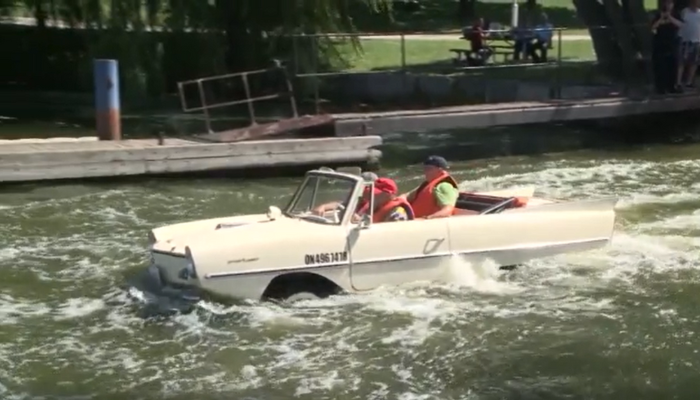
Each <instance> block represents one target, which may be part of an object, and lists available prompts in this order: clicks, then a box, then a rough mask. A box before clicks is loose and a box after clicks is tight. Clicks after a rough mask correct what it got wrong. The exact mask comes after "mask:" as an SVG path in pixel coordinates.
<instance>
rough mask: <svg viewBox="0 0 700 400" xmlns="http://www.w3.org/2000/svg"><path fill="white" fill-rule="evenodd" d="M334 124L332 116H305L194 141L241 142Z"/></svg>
mask: <svg viewBox="0 0 700 400" xmlns="http://www.w3.org/2000/svg"><path fill="white" fill-rule="evenodd" d="M332 122H333V117H332V116H331V115H305V116H303V117H296V118H287V119H282V120H279V121H276V122H269V123H264V124H252V125H250V126H248V127H245V128H237V129H230V130H225V131H221V132H212V133H205V134H201V135H195V136H194V137H193V139H195V140H198V141H203V142H214V143H230V142H240V141H243V140H251V139H264V138H266V137H270V136H279V135H283V134H288V133H291V132H295V131H299V130H302V129H306V128H311V127H314V126H321V125H326V124H331V123H332Z"/></svg>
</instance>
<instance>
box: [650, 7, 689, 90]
mask: <svg viewBox="0 0 700 400" xmlns="http://www.w3.org/2000/svg"><path fill="white" fill-rule="evenodd" d="M680 18H681V16H680V15H679V14H678V13H677V12H676V11H675V10H674V9H673V0H664V1H663V3H661V7H659V10H658V11H657V12H656V14H655V15H654V19H653V22H652V25H651V30H652V32H653V34H654V37H653V41H652V55H651V60H652V66H653V70H654V86H655V88H656V92H657V93H658V94H666V93H676V92H677V91H678V90H677V88H676V85H675V82H676V73H677V70H678V66H677V61H678V60H677V58H678V41H679V37H678V34H679V33H678V30H679V28H680V27H681V26H682V25H683V22H682V21H681V20H680Z"/></svg>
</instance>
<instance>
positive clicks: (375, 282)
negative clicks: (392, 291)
mask: <svg viewBox="0 0 700 400" xmlns="http://www.w3.org/2000/svg"><path fill="white" fill-rule="evenodd" d="M448 221H449V218H438V219H431V220H424V219H420V220H413V221H398V222H383V223H377V224H374V223H373V224H371V225H370V226H368V227H365V228H361V227H359V226H357V225H354V226H353V227H352V228H351V229H350V231H349V235H348V248H349V250H350V261H351V266H350V277H351V282H352V286H353V288H354V289H355V290H358V291H362V290H371V289H375V288H377V287H379V286H382V285H400V284H402V283H407V282H415V281H434V280H438V279H440V278H441V277H443V276H444V273H445V271H446V268H447V266H448V263H449V258H450V238H449V237H448V232H449V231H448Z"/></svg>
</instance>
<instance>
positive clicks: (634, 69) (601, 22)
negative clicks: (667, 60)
mask: <svg viewBox="0 0 700 400" xmlns="http://www.w3.org/2000/svg"><path fill="white" fill-rule="evenodd" d="M676 1H679V0H676ZM680 1H682V0H680ZM574 5H575V7H576V10H577V12H578V15H579V17H580V18H581V19H582V20H583V21H584V23H585V24H586V25H587V26H588V27H589V31H590V33H591V40H592V41H593V48H594V50H595V53H596V57H597V58H598V63H599V65H600V67H601V68H602V70H603V71H604V72H605V73H606V74H607V75H609V76H610V77H611V78H614V79H616V80H622V81H625V82H626V84H627V87H628V88H630V87H632V86H630V85H633V86H643V85H644V84H645V83H646V82H649V81H650V80H649V79H650V78H651V65H650V59H651V32H650V29H649V18H648V17H647V13H646V11H645V9H644V4H643V2H642V0H602V2H599V0H574ZM640 66H641V68H640Z"/></svg>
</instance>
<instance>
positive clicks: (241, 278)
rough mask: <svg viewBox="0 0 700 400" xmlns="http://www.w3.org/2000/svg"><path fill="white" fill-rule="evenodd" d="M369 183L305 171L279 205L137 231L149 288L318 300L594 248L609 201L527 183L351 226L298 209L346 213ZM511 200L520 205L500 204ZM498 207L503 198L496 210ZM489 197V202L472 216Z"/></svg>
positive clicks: (606, 226) (607, 223) (337, 216)
mask: <svg viewBox="0 0 700 400" xmlns="http://www.w3.org/2000/svg"><path fill="white" fill-rule="evenodd" d="M372 185H373V182H370V181H365V180H363V178H362V177H361V176H359V175H357V174H348V173H341V172H336V171H333V170H329V169H323V170H313V171H309V172H308V173H307V174H306V178H305V180H304V182H303V183H302V184H301V185H300V187H299V188H298V189H297V192H296V193H295V194H294V196H293V198H292V200H291V201H290V203H289V205H288V206H287V207H286V208H285V210H284V211H281V210H280V209H279V208H276V207H270V211H269V212H268V213H267V214H255V215H244V216H234V217H225V218H213V219H206V220H200V221H192V222H185V223H179V224H174V225H169V226H163V227H160V228H157V229H154V230H153V231H152V232H151V234H150V236H149V237H150V240H151V243H150V252H151V255H152V257H151V258H152V266H151V267H150V272H151V275H152V276H153V277H155V278H156V279H157V280H158V281H159V285H161V286H165V287H177V288H186V289H187V288H189V289H196V290H197V291H203V292H206V293H209V294H212V295H215V296H217V297H219V296H223V297H227V298H248V299H267V298H269V299H297V298H305V297H323V296H327V295H331V294H335V293H338V292H350V293H355V292H364V291H369V290H372V289H375V288H377V287H379V286H383V285H400V284H404V283H408V282H415V281H449V277H450V276H451V275H450V274H449V273H448V272H449V264H450V259H451V258H452V257H455V256H457V257H462V258H463V259H464V260H465V261H467V262H470V263H482V262H484V261H486V260H490V261H491V262H494V263H495V264H496V265H499V266H513V265H518V264H522V263H525V262H527V261H529V260H532V259H537V258H542V257H548V256H553V255H557V254H562V253H569V252H579V251H585V250H590V249H595V248H599V247H603V246H605V245H607V244H608V243H609V241H610V240H611V238H612V234H613V228H614V223H615V210H614V207H615V204H616V202H617V199H601V200H583V201H574V202H554V201H549V200H545V199H538V198H534V197H533V194H534V188H531V187H530V188H521V189H512V190H500V191H495V192H488V193H478V194H465V193H463V194H461V196H460V199H461V200H460V202H458V207H460V208H461V207H467V208H472V211H470V212H468V214H467V215H454V216H452V217H449V218H439V219H429V220H426V219H416V220H411V221H398V222H383V223H372V222H371V218H370V217H365V218H362V220H361V221H360V222H359V223H356V222H353V218H351V217H352V215H353V213H350V212H343V211H342V210H341V211H339V212H332V213H329V214H328V215H326V216H324V217H321V216H318V215H313V214H312V213H311V212H310V210H311V209H313V208H314V207H315V206H317V205H318V204H321V203H327V202H328V201H339V202H341V203H342V204H344V206H345V208H346V209H348V210H355V209H356V207H357V203H358V201H359V197H360V196H361V195H362V193H363V190H364V189H365V187H366V186H372ZM470 196H471V199H465V198H466V197H470ZM514 196H518V197H527V198H529V201H528V202H527V204H526V205H525V206H521V207H518V208H508V207H507V205H508V204H512V203H508V201H509V198H512V197H514ZM487 200H488V201H487ZM372 201H373V198H372ZM469 201H471V203H469ZM479 201H482V203H484V204H486V203H489V202H490V204H491V205H489V204H486V205H484V204H481V205H478V204H476V203H478V202H479ZM498 204H505V206H502V207H501V209H498ZM493 205H496V208H497V209H496V210H492V211H491V212H487V213H484V214H479V212H480V211H479V209H481V211H482V212H483V211H485V210H486V209H488V208H491V209H493V208H494V207H493ZM355 220H356V218H355Z"/></svg>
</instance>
